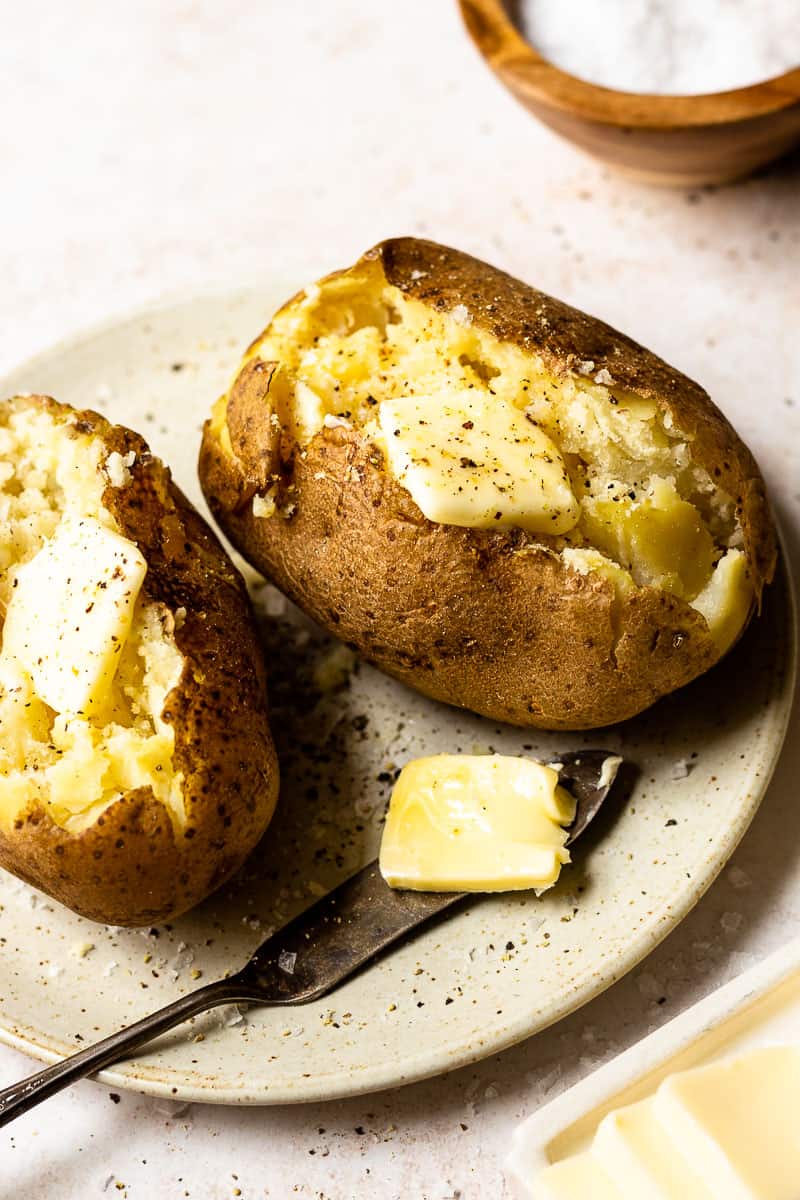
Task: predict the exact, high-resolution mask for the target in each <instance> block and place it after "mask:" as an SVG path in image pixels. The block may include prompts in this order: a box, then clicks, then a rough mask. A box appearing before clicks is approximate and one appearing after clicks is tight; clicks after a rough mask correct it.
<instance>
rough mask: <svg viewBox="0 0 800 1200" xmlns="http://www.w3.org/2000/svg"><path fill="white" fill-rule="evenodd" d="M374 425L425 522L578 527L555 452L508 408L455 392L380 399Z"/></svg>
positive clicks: (538, 529)
mask: <svg viewBox="0 0 800 1200" xmlns="http://www.w3.org/2000/svg"><path fill="white" fill-rule="evenodd" d="M378 420H379V424H380V431H381V435H382V443H383V445H384V447H385V450H386V453H387V457H388V461H389V468H390V470H391V472H392V474H393V475H394V477H395V478H396V479H397V480H398V482H400V483H401V484H402V485H403V486H404V487H405V488H406V489H407V490H408V491H409V492H410V493H411V496H412V497H413V499H414V501H415V503H416V504H417V506H418V507H419V508H420V509H421V510H422V512H423V513H424V514H425V516H426V517H427V518H428V519H429V520H431V521H437V522H439V523H440V524H443V525H461V526H467V527H470V528H475V529H510V528H517V529H526V530H528V531H529V532H530V533H551V534H561V533H566V532H567V530H569V529H572V528H573V526H575V525H576V524H577V521H578V516H579V508H578V502H577V500H576V499H575V496H574V495H573V493H572V489H571V487H570V483H569V477H568V475H567V471H566V467H565V465H564V460H563V458H562V457H561V454H560V452H559V450H558V448H557V446H556V445H555V443H554V442H553V441H552V440H551V439H550V438H549V437H548V436H547V434H546V433H544V432H543V431H542V430H541V429H540V428H539V427H538V426H537V425H534V424H533V423H532V422H531V421H529V420H528V418H527V417H526V416H525V415H524V413H522V412H520V411H519V410H518V409H516V408H514V407H513V406H512V405H510V404H505V403H500V402H499V401H498V400H497V399H496V398H495V397H493V396H491V395H482V394H481V393H479V392H477V391H455V390H454V391H452V392H444V393H442V394H439V395H431V396H402V397H400V398H398V399H393V400H384V401H383V402H382V404H381V406H380V411H379V413H378Z"/></svg>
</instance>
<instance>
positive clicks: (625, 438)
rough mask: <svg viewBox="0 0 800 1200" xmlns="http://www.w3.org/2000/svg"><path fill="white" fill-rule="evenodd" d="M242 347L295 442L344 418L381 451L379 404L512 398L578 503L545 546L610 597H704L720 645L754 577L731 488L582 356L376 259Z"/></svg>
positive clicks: (738, 619) (311, 293) (653, 410)
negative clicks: (539, 347)
mask: <svg viewBox="0 0 800 1200" xmlns="http://www.w3.org/2000/svg"><path fill="white" fill-rule="evenodd" d="M250 353H251V356H253V357H256V356H257V357H259V358H261V359H263V360H264V361H268V362H277V363H279V364H281V367H282V370H283V373H284V381H283V382H284V383H286V382H287V381H288V384H289V386H281V387H280V388H276V389H275V395H276V400H275V407H276V411H277V416H278V418H279V419H280V421H281V424H282V425H283V426H284V428H286V429H287V431H288V432H289V433H290V435H291V436H292V437H293V438H294V439H295V440H296V441H297V442H298V443H299V444H300V445H301V446H302V445H305V444H307V443H308V442H309V441H310V440H311V438H312V437H313V436H314V435H315V434H316V433H317V432H319V430H320V429H321V428H322V427H323V426H324V425H326V424H331V423H333V422H343V423H346V424H350V425H353V426H354V427H356V428H359V429H360V430H362V431H363V433H364V434H365V435H366V436H367V437H369V438H370V439H371V440H373V441H374V442H376V443H377V444H378V445H379V446H382V447H383V448H384V449H385V437H384V434H383V432H382V430H381V422H380V406H381V405H382V404H383V403H384V402H385V401H390V402H392V401H396V400H398V399H406V398H408V397H414V396H417V397H431V398H432V399H433V400H435V398H436V397H444V396H449V397H453V396H455V395H457V394H461V395H464V394H465V393H466V394H478V395H480V397H481V399H482V400H483V401H484V402H486V401H488V402H490V403H491V404H493V405H495V406H496V408H497V412H498V414H500V417H499V419H500V420H502V419H503V418H502V414H503V412H504V411H506V410H507V408H508V407H509V406H510V407H511V408H513V409H515V410H517V411H519V410H522V411H523V412H524V414H525V416H526V417H527V418H528V420H529V421H532V422H534V423H535V424H536V425H538V426H539V427H540V428H541V430H542V431H543V432H544V433H545V434H546V435H547V437H548V438H550V439H551V440H552V442H553V443H554V444H555V446H556V447H557V449H558V451H559V453H560V455H561V456H562V457H563V460H564V462H565V464H566V467H567V471H568V475H569V484H570V486H571V489H572V492H573V495H574V496H575V498H576V502H577V504H578V505H579V507H580V516H579V519H578V521H577V523H576V524H575V526H574V528H572V529H570V530H569V531H567V532H565V533H564V534H563V535H562V536H560V537H556V538H553V537H550V538H548V539H547V543H546V544H547V545H548V546H549V547H551V548H553V549H555V550H557V551H560V552H561V553H562V554H563V556H564V560H565V562H566V563H567V564H568V565H569V566H571V567H573V569H576V570H579V571H581V573H589V572H592V573H594V572H597V573H598V574H599V575H600V576H601V577H602V578H604V579H606V580H608V581H609V582H610V583H611V584H612V585H613V587H614V589H615V597H616V600H617V601H619V600H620V599H621V598H623V597H624V596H625V595H626V594H627V592H628V591H629V590H630V587H631V586H636V587H644V586H655V587H658V588H660V589H662V590H664V591H667V592H670V593H672V594H674V595H676V596H678V597H680V598H681V599H683V600H685V601H687V602H688V603H689V604H692V603H693V601H694V600H695V599H696V598H697V597H699V596H701V595H702V596H704V597H705V599H704V601H703V603H702V604H698V606H697V608H698V611H700V612H702V615H703V616H704V617H705V619H706V621H707V622H708V625H709V630H710V633H711V635H712V637H714V639H715V640H716V642H717V645H718V646H719V647H720V649H721V650H722V649H724V648H727V646H728V645H729V644H730V643H731V641H732V640H734V639H735V636H736V635H737V634H738V632H739V631H740V629H741V627H742V626H743V624H744V622H745V620H746V618H747V614H748V613H749V610H750V606H751V604H752V599H753V586H752V581H751V579H750V575H749V571H748V570H747V569H746V567H747V564H746V560H745V559H744V556H743V555H742V554H741V551H738V550H735V547H736V545H737V543H738V542H739V541H740V539H741V530H740V529H739V528H738V526H737V523H736V518H735V513H734V507H733V503H732V501H731V498H730V497H729V496H727V495H726V494H725V493H724V491H723V490H722V489H720V488H719V487H717V486H716V485H715V484H714V483H713V481H712V480H711V479H710V477H709V475H708V473H707V472H706V471H704V470H703V469H702V468H700V467H698V466H697V465H696V464H693V463H692V461H691V456H690V451H689V445H688V442H687V439H686V437H685V436H684V435H683V434H682V433H681V432H680V430H678V429H676V428H674V427H672V426H671V424H670V422H669V420H668V419H664V418H662V416H661V414H659V412H658V411H657V406H656V405H655V403H654V402H653V401H651V400H648V399H647V398H644V397H641V396H637V395H635V394H632V393H630V392H626V391H623V390H622V389H620V388H618V387H615V386H614V385H613V380H610V381H609V378H605V379H604V378H603V373H602V372H601V373H600V377H599V378H598V377H597V375H598V373H597V372H594V374H592V372H593V364H582V365H581V370H583V371H585V372H586V373H585V374H582V373H581V371H580V370H578V371H575V372H572V373H569V374H567V375H565V376H563V377H559V378H558V379H556V378H554V377H553V376H552V374H550V373H549V372H548V371H547V370H546V368H545V366H544V364H543V362H542V361H541V360H540V359H538V358H537V357H536V356H531V355H530V354H528V353H526V352H524V351H523V350H522V349H520V348H519V347H518V346H516V345H514V344H512V343H509V342H500V341H499V340H498V339H496V338H495V337H493V336H492V335H491V334H489V333H487V332H486V331H485V330H483V329H482V328H480V327H479V326H477V325H475V324H473V322H472V320H471V317H470V314H469V310H468V309H467V308H466V307H465V306H464V305H459V306H458V307H457V308H456V309H454V310H453V311H452V312H449V313H442V312H438V311H436V310H434V309H432V308H430V307H429V306H427V305H425V304H423V303H422V302H421V301H418V300H414V299H412V298H409V297H407V296H405V295H404V294H403V293H402V292H401V291H400V290H399V289H398V288H395V287H392V286H391V285H388V284H387V283H386V281H385V280H384V279H383V276H382V273H381V271H380V268H379V266H378V265H377V264H371V265H370V264H362V265H361V266H360V267H359V270H358V271H357V272H348V273H347V274H345V275H342V276H338V277H333V278H332V279H329V280H326V281H323V283H322V284H321V285H314V286H313V287H312V288H310V289H308V290H307V292H306V293H305V295H304V296H303V297H301V298H300V299H299V300H297V301H294V302H293V303H292V304H291V305H289V306H288V307H287V308H286V309H284V310H282V311H281V312H279V313H278V314H277V315H276V316H275V318H274V319H273V321H272V324H271V325H270V326H269V328H268V329H267V331H266V333H265V335H264V337H263V338H262V339H261V340H260V341H257V342H256V343H255V344H254V345H253V347H252V348H251V352H250ZM388 469H389V470H391V469H392V464H391V457H389V461H388ZM398 481H399V482H401V483H402V482H403V480H402V479H399V480H398ZM412 494H413V493H412ZM423 511H424V509H423ZM596 555H600V556H601V558H602V560H604V561H605V562H606V563H607V564H608V566H607V569H602V570H601V569H599V568H600V563H599V561H598V559H597V557H596ZM732 563H736V564H737V565H735V566H732V565H731V564H732ZM721 564H726V566H725V569H724V570H723V571H722V573H721V575H720V578H719V580H718V582H717V586H716V587H715V588H714V589H713V597H714V598H713V602H712V601H711V600H710V599H709V591H708V589H709V585H710V583H711V581H712V580H713V579H714V578H715V576H716V575H717V572H718V570H719V566H720V565H721ZM734 626H735V632H734V634H733V637H732V636H731V629H732V627H734Z"/></svg>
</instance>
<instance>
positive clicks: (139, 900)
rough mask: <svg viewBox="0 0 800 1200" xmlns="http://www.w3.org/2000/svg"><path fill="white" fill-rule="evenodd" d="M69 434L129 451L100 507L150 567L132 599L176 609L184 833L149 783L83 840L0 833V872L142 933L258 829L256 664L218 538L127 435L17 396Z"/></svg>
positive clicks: (168, 715)
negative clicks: (180, 612) (125, 479)
mask: <svg viewBox="0 0 800 1200" xmlns="http://www.w3.org/2000/svg"><path fill="white" fill-rule="evenodd" d="M25 403H35V404H37V405H40V406H42V407H44V408H46V409H47V410H48V411H49V412H51V413H52V414H53V416H54V417H55V418H56V419H57V420H59V421H63V422H64V423H65V430H67V431H68V430H69V428H70V422H71V421H72V420H73V419H74V421H75V424H74V428H75V429H76V430H77V431H79V432H81V433H90V434H93V435H95V436H97V437H99V438H102V440H103V442H104V444H105V446H106V447H107V449H108V451H109V452H111V451H114V450H116V451H118V452H119V453H120V454H122V455H125V454H127V453H128V452H129V451H131V450H133V451H134V452H135V453H136V460H135V462H134V464H133V466H132V467H131V476H132V480H131V483H130V484H128V485H126V486H123V487H111V486H108V487H107V488H106V490H105V492H104V495H103V503H104V505H105V506H106V508H108V509H109V510H110V511H111V513H112V514H113V515H114V517H115V518H116V519H117V521H118V523H119V528H120V532H121V533H122V534H123V535H124V536H125V537H127V538H129V539H130V540H131V541H134V542H135V543H136V544H137V545H138V547H139V549H140V550H141V552H142V554H143V555H144V557H145V559H146V561H147V564H148V571H147V575H146V577H145V581H144V585H143V588H142V595H143V596H144V597H145V598H147V599H150V600H156V601H161V602H162V603H163V604H165V605H166V606H167V608H168V609H169V610H170V611H171V612H172V613H173V614H174V613H175V610H176V609H178V608H181V607H182V608H184V609H185V610H186V617H185V619H184V620H183V622H182V623H178V624H176V628H175V632H174V639H175V642H176V644H177V646H178V649H179V650H180V652H181V653H182V654H183V656H184V660H185V662H184V668H183V673H182V675H181V678H180V681H179V683H178V685H177V686H176V687H175V688H173V690H172V692H170V693H169V695H168V697H167V700H166V703H165V709H164V716H165V719H166V720H167V721H168V723H169V724H171V725H172V726H173V728H174V731H175V751H174V763H175V767H176V770H178V771H182V772H183V774H184V784H183V792H184V803H185V808H186V814H187V820H186V826H185V828H184V829H183V830H182V831H176V830H175V829H174V828H173V825H172V822H171V819H170V816H169V814H168V812H167V811H166V809H165V807H164V805H163V804H162V803H161V802H160V801H159V800H157V799H156V797H155V796H154V795H153V792H152V791H151V789H150V788H139V789H137V790H136V791H133V792H128V793H126V794H125V795H124V796H122V797H121V798H120V799H119V800H117V801H116V802H115V803H113V804H112V805H111V806H110V807H109V808H107V809H106V810H105V812H104V813H103V814H102V815H101V816H100V817H98V819H97V821H96V822H95V823H94V824H93V825H90V826H89V827H88V828H87V829H85V830H83V831H81V832H75V833H71V832H69V831H67V830H65V829H62V828H61V827H60V826H59V825H57V824H55V823H54V822H53V820H52V819H51V817H50V816H49V814H48V813H47V812H45V811H43V810H42V808H41V807H36V808H29V809H28V810H26V811H25V812H24V813H23V814H21V815H20V817H19V818H18V819H17V821H16V822H15V825H14V827H13V828H12V829H11V830H8V831H3V830H2V829H0V865H2V866H3V867H5V868H6V870H9V871H11V872H13V873H14V874H15V875H18V876H19V877H20V878H22V879H25V880H27V881H28V882H29V883H32V884H33V885H34V886H35V887H38V888H41V889H42V890H43V891H45V892H48V893H49V894H50V895H51V896H53V897H55V899H57V900H59V901H61V902H62V903H63V904H66V905H67V906H68V907H69V908H72V909H74V910H75V911H76V912H78V913H81V914H82V915H83V916H86V917H90V918H91V919H92V920H95V921H101V922H105V923H107V924H113V925H149V924H153V923H155V922H159V921H164V920H167V919H168V918H170V917H175V916H177V915H178V914H180V913H182V912H184V911H185V910H186V909H188V908H191V907H192V906H193V905H195V904H197V903H199V901H200V900H202V899H203V898H204V897H205V896H207V895H208V894H209V893H210V892H212V891H214V890H215V889H216V888H217V887H219V886H220V885H221V884H222V883H224V882H225V880H226V879H228V878H229V877H230V876H231V875H232V874H233V873H234V872H235V871H236V870H237V869H238V867H239V866H240V865H241V864H242V862H243V861H244V859H245V858H246V856H247V855H248V854H249V853H250V851H251V850H252V848H253V847H254V846H255V844H256V842H257V841H258V840H259V838H260V837H261V835H262V833H263V832H264V830H265V829H266V827H267V825H268V823H269V821H270V818H271V817H272V813H273V811H274V808H275V803H276V800H277V794H278V764H277V759H276V755H275V749H274V746H273V742H272V737H271V735H270V730H269V723H268V714H267V696H266V683H265V674H264V666H263V660H262V655H261V650H260V647H259V643H258V637H257V633H256V629H255V624H254V619H253V615H252V610H251V607H250V602H249V599H248V596H247V591H246V588H245V586H244V582H243V580H242V578H241V576H240V575H239V573H238V572H237V571H236V569H235V568H234V566H233V564H232V563H231V562H230V560H229V558H228V556H227V554H226V553H225V551H224V550H223V548H222V546H221V544H220V542H219V541H218V540H217V538H216V537H215V535H214V534H213V533H212V532H211V530H210V529H209V527H208V525H207V524H206V522H205V521H203V519H202V518H201V517H200V515H199V514H198V513H197V512H196V511H195V510H194V509H193V508H192V506H191V505H190V503H189V501H188V500H187V499H186V498H185V496H183V495H182V493H181V492H180V491H179V489H178V488H177V487H176V486H175V484H174V483H173V482H172V478H171V476H170V472H169V470H168V468H167V467H165V466H164V464H163V463H162V462H161V461H160V460H159V459H158V458H155V457H154V456H153V455H152V454H151V453H150V450H149V448H148V446H147V444H146V443H145V442H144V440H143V439H142V438H141V437H139V436H138V435H137V434H135V433H133V432H131V431H130V430H128V429H125V428H124V427H122V426H119V425H111V424H110V423H109V422H108V421H107V420H106V419H105V418H104V417H102V416H99V415H98V414H97V413H94V412H90V411H84V412H79V413H77V414H75V413H73V410H72V409H70V408H68V407H67V406H65V405H60V404H57V403H56V402H55V401H53V400H51V399H49V398H47V397H34V398H26V400H25Z"/></svg>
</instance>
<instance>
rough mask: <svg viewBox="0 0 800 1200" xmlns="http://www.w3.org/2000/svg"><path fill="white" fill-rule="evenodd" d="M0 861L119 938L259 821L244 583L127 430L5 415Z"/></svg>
mask: <svg viewBox="0 0 800 1200" xmlns="http://www.w3.org/2000/svg"><path fill="white" fill-rule="evenodd" d="M0 617H1V618H2V622H3V625H4V629H3V645H2V651H1V652H0V865H2V866H3V867H5V868H6V869H7V870H9V871H12V872H14V873H15V874H16V875H18V876H20V877H21V878H23V879H25V880H27V881H29V882H30V883H33V884H35V885H36V887H39V888H41V889H42V890H44V891H46V892H48V893H50V895H52V896H54V897H55V898H56V899H57V900H60V901H62V902H63V903H64V904H66V905H68V906H69V907H70V908H73V909H75V910H76V911H77V912H79V913H82V914H83V915H85V916H87V917H91V918H93V919H94V920H97V921H104V922H107V923H111V924H116V925H137V924H151V923H153V922H156V921H162V920H164V919H166V918H168V917H172V916H175V915H177V914H178V913H180V912H182V911H184V910H185V909H187V908H189V907H191V906H192V905H194V904H196V903H197V902H198V901H200V900H201V899H203V898H204V897H205V896H207V895H208V894H209V893H210V892H211V891H213V890H214V889H215V888H216V887H218V886H219V885H220V884H221V883H223V882H224V881H225V880H226V879H227V878H228V877H229V876H230V875H231V874H232V873H233V872H234V871H235V870H236V869H237V867H238V866H239V865H240V864H241V863H242V861H243V860H244V858H245V856H246V855H247V854H248V853H249V851H250V850H251V849H252V847H253V846H254V845H255V843H256V841H257V840H258V839H259V838H260V836H261V834H262V833H263V832H264V830H265V829H266V827H267V824H268V823H269V820H270V817H271V816H272V812H273V809H274V806H275V800H276V796H277V787H278V772H277V763H276V758H275V752H274V748H273V744H272V739H271V736H270V731H269V724H268V720H267V700H266V690H265V679H264V669H263V664H262V659H261V655H260V650H259V646H258V641H257V636H256V631H255V628H254V624H253V617H252V613H251V610H250V605H249V600H248V597H247V593H246V590H245V587H244V583H243V581H242V579H241V578H240V576H239V574H238V573H237V571H236V570H235V569H234V567H233V566H232V564H231V562H230V560H229V559H228V557H227V555H226V554H225V551H224V550H223V549H222V546H221V545H220V543H219V542H218V541H217V539H216V537H215V536H214V535H213V534H212V532H211V530H210V529H209V528H208V526H207V525H206V524H205V522H204V521H203V520H202V519H201V518H200V516H199V515H198V514H197V513H196V512H195V511H194V509H193V508H192V507H191V505H190V504H189V503H188V501H187V500H186V499H185V497H184V496H183V495H182V494H181V493H180V492H179V491H178V489H177V488H176V487H175V485H174V483H173V482H172V479H171V477H170V474H169V471H168V470H167V469H166V467H165V466H164V465H163V464H162V463H161V462H160V460H159V459H158V458H155V457H154V456H153V455H152V454H151V453H150V451H149V449H148V447H147V445H146V443H145V442H144V441H143V440H142V439H141V438H140V437H138V436H137V435H136V434H134V433H132V432H130V430H127V429H124V428H122V427H121V426H117V425H111V424H109V422H108V421H106V420H105V419H104V418H103V417H101V416H98V415H97V414H96V413H92V412H88V411H85V412H76V411H74V410H73V409H71V408H69V407H67V406H65V405H60V404H57V403H56V402H55V401H53V400H51V399H48V398H46V397H42V396H26V397H17V398H14V399H11V400H8V401H6V402H4V403H2V404H0Z"/></svg>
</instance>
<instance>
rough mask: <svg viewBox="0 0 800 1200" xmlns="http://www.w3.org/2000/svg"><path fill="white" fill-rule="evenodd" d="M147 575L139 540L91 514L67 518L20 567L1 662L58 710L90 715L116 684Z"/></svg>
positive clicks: (5, 625) (8, 615) (9, 606)
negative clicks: (130, 538)
mask: <svg viewBox="0 0 800 1200" xmlns="http://www.w3.org/2000/svg"><path fill="white" fill-rule="evenodd" d="M146 572H147V563H146V562H145V559H144V557H143V556H142V554H141V552H140V551H139V549H138V547H137V546H136V545H134V543H133V542H130V541H128V539H127V538H124V537H121V536H120V534H118V533H115V532H114V531H113V530H111V529H107V528H106V527H105V526H104V525H101V524H100V522H99V521H96V520H94V519H93V518H91V517H82V518H66V519H65V520H63V521H62V522H61V524H60V525H59V527H58V529H57V530H56V532H55V534H54V535H53V537H52V538H50V540H49V541H47V542H45V544H44V546H43V547H42V549H41V550H40V551H39V552H38V554H36V555H35V556H34V557H33V558H32V559H31V560H30V561H29V562H27V563H25V564H24V565H23V566H22V567H20V569H19V571H18V572H17V575H16V578H15V581H14V589H13V591H12V593H11V600H10V602H9V605H8V610H7V612H6V619H5V623H4V625H3V649H2V662H3V664H4V665H5V664H14V665H15V666H16V667H17V668H19V669H21V670H22V671H23V672H24V673H25V674H26V675H27V676H28V677H29V678H30V680H31V681H32V684H33V688H34V691H35V693H36V695H37V696H38V697H39V699H40V700H43V701H44V702H45V704H47V705H49V707H50V708H52V709H54V710H55V711H56V712H57V713H66V714H83V715H88V713H89V712H90V710H92V709H93V707H94V706H96V705H97V704H99V703H101V702H102V700H103V699H104V698H105V696H106V695H107V693H108V690H109V688H110V686H111V681H112V680H113V678H114V675H115V673H116V669H117V664H118V663H119V658H120V654H121V652H122V648H123V646H124V645H125V642H126V640H127V638H128V635H129V633H130V630H131V623H132V621H133V610H134V606H135V604H136V600H137V597H138V595H139V590H140V588H141V586H142V583H143V582H144V577H145V574H146Z"/></svg>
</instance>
